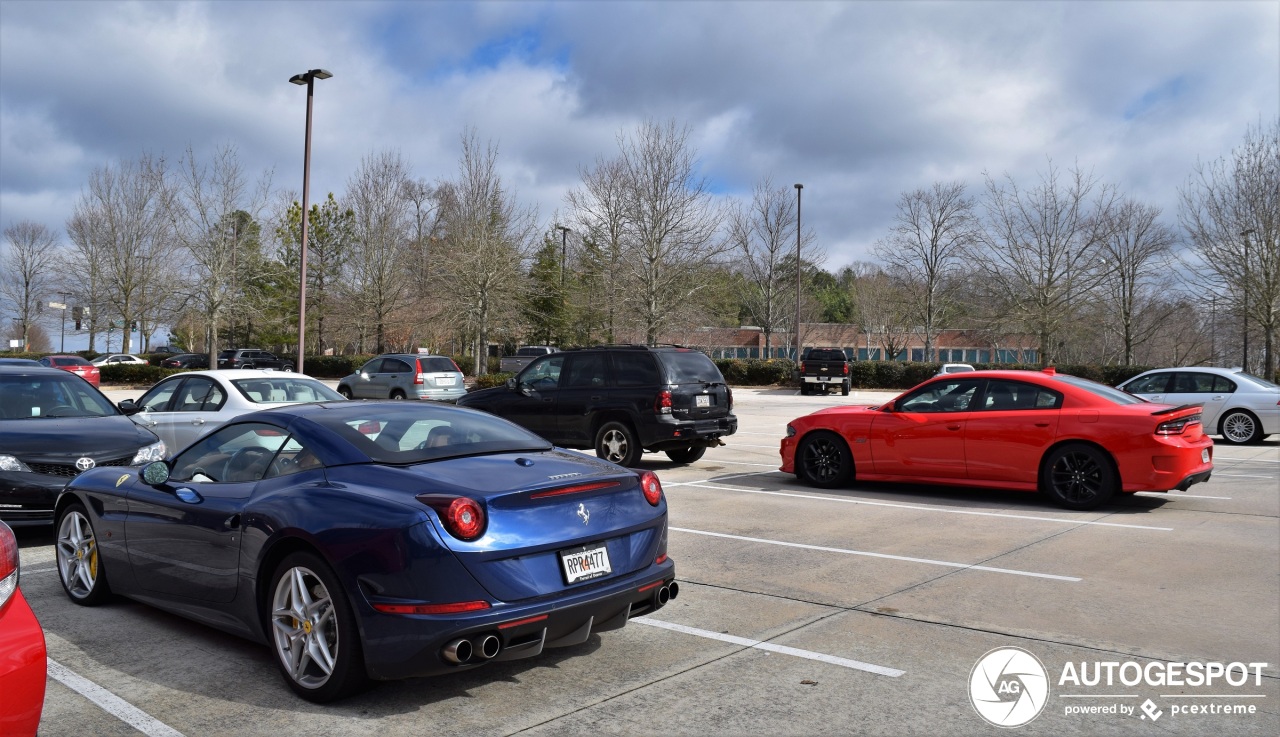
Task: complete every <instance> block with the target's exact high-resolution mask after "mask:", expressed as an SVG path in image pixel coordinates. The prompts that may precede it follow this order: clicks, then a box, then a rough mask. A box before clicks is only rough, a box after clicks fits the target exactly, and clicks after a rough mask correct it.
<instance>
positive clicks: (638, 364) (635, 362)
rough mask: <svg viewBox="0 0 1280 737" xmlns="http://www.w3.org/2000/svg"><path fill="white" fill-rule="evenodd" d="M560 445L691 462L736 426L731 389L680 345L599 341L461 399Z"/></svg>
mask: <svg viewBox="0 0 1280 737" xmlns="http://www.w3.org/2000/svg"><path fill="white" fill-rule="evenodd" d="M458 404H459V405H462V406H464V407H474V408H476V409H482V410H485V411H486V412H491V413H493V414H495V415H498V416H500V417H504V418H506V419H508V420H511V421H512V422H515V423H516V424H519V425H523V426H524V427H526V428H528V429H530V430H532V431H533V432H536V433H538V434H539V435H541V436H542V437H544V438H546V439H547V440H549V441H551V442H552V443H555V444H556V445H559V446H561V447H565V448H594V449H595V452H596V455H598V456H600V457H601V458H604V459H605V460H608V461H613V462H614V463H618V464H621V465H623V466H634V465H636V464H637V463H639V462H640V454H641V452H642V450H647V451H651V452H653V451H663V452H665V453H666V454H667V456H668V457H669V458H671V460H673V461H675V462H677V463H692V462H694V461H696V460H698V459H699V458H701V457H702V454H703V453H705V452H706V450H707V448H708V447H711V446H716V445H723V444H724V443H723V441H722V440H721V438H722V437H724V436H726V435H732V434H733V433H735V432H737V430H738V418H736V417H734V416H733V392H732V391H731V390H730V389H729V387H728V386H727V385H726V384H725V383H724V376H722V375H721V374H720V369H717V368H716V365H715V364H714V363H712V362H711V359H710V358H707V356H706V354H704V353H701V352H699V351H696V350H693V349H691V348H682V347H680V346H657V347H648V346H638V345H624V346H615V345H610V346H598V347H595V348H574V349H570V350H568V351H562V352H560V353H553V354H551V355H549V356H543V357H542V358H539V359H538V360H536V361H534V362H533V363H531V364H529V365H528V366H526V367H525V369H524V370H523V371H521V372H520V373H519V374H518V375H516V377H515V378H513V379H510V380H508V381H507V385H506V386H505V387H495V388H493V389H484V390H481V391H478V392H472V393H470V394H468V395H466V396H465V397H462V398H461V399H459V400H458Z"/></svg>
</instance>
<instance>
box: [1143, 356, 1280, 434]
mask: <svg viewBox="0 0 1280 737" xmlns="http://www.w3.org/2000/svg"><path fill="white" fill-rule="evenodd" d="M1120 388H1121V389H1123V390H1125V391H1127V392H1129V393H1130V394H1133V395H1134V396H1138V397H1142V398H1143V399H1146V400H1148V401H1151V402H1163V403H1165V404H1199V405H1201V406H1202V407H1204V426H1205V428H1206V429H1205V432H1207V433H1209V434H1211V435H1221V436H1222V439H1223V440H1224V441H1226V442H1228V443H1232V444H1240V443H1261V442H1262V441H1263V439H1265V438H1266V437H1267V436H1268V435H1270V434H1272V433H1280V386H1277V385H1275V384H1273V383H1271V382H1270V381H1267V380H1266V379H1259V378H1258V377H1256V376H1253V375H1251V374H1247V373H1245V372H1244V371H1241V370H1239V369H1225V368H1214V367H1212V366H1185V367H1182V368H1169V369H1156V370H1154V371H1146V372H1144V373H1141V374H1138V375H1137V376H1135V377H1133V378H1132V379H1129V380H1128V381H1126V382H1123V383H1122V384H1120Z"/></svg>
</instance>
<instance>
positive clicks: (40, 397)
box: [0, 374, 119, 420]
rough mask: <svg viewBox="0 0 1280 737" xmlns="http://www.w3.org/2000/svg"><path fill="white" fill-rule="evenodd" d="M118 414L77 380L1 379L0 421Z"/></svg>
mask: <svg viewBox="0 0 1280 737" xmlns="http://www.w3.org/2000/svg"><path fill="white" fill-rule="evenodd" d="M117 414H119V412H118V411H117V410H116V408H115V407H114V406H112V405H111V402H109V401H107V398H106V397H104V396H102V393H101V392H99V391H98V390H97V389H94V388H93V387H92V386H91V385H89V384H88V383H87V382H85V380H84V379H81V378H79V377H77V376H73V375H70V374H68V375H67V376H66V378H63V377H61V376H48V375H40V376H21V375H18V376H0V419H6V420H30V419H39V418H55V417H109V416H111V415H117Z"/></svg>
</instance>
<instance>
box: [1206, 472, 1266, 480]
mask: <svg viewBox="0 0 1280 737" xmlns="http://www.w3.org/2000/svg"><path fill="white" fill-rule="evenodd" d="M1214 476H1215V477H1216V476H1230V477H1231V478H1233V479H1273V478H1275V476H1262V475H1260V474H1251V473H1221V472H1219V473H1215V474H1214Z"/></svg>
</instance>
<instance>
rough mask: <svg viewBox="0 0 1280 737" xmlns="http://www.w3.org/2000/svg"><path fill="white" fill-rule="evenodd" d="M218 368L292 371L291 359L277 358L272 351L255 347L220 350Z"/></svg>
mask: <svg viewBox="0 0 1280 737" xmlns="http://www.w3.org/2000/svg"><path fill="white" fill-rule="evenodd" d="M218 368H220V369H251V368H256V369H279V370H281V371H292V370H293V361H290V360H289V359H287V358H277V357H276V355H275V354H274V353H268V352H267V351H264V350H260V349H257V348H237V349H233V350H226V351H222V352H221V353H219V354H218Z"/></svg>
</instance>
